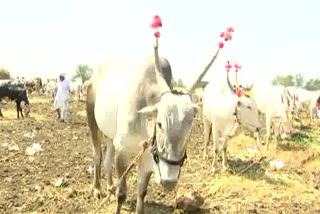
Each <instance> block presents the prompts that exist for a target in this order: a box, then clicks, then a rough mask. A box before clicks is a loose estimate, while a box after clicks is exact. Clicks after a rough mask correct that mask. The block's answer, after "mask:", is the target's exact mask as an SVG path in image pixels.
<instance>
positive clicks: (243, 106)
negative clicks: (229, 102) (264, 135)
mask: <svg viewBox="0 0 320 214" xmlns="http://www.w3.org/2000/svg"><path fill="white" fill-rule="evenodd" d="M227 83H228V87H229V89H230V91H231V93H232V94H234V95H236V96H238V102H237V104H236V107H235V116H236V119H237V121H238V123H239V124H240V125H241V127H242V128H245V129H248V130H250V131H253V132H256V131H258V130H259V128H260V127H261V123H260V121H259V111H258V107H257V104H256V102H255V100H254V99H253V98H251V97H250V96H248V95H245V94H244V93H242V92H240V93H239V90H240V89H237V88H236V87H233V86H232V85H231V83H230V79H229V72H227Z"/></svg>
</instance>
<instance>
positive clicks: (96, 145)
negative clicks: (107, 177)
mask: <svg viewBox="0 0 320 214" xmlns="http://www.w3.org/2000/svg"><path fill="white" fill-rule="evenodd" d="M101 141H102V133H100V131H98V130H97V131H95V132H92V142H93V162H94V172H93V196H94V197H95V198H100V197H101V185H100V180H101V160H102V151H101Z"/></svg>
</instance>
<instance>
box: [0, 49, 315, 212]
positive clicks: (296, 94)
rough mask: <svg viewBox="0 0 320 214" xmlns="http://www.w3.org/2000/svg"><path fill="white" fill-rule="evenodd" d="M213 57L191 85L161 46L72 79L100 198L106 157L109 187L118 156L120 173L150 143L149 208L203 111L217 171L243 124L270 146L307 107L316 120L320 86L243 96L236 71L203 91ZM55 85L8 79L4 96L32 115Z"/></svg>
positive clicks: (170, 182) (142, 167) (143, 180)
mask: <svg viewBox="0 0 320 214" xmlns="http://www.w3.org/2000/svg"><path fill="white" fill-rule="evenodd" d="M211 64H212V61H211V62H210V63H209V65H208V66H207V67H206V69H205V70H204V71H203V72H202V73H201V74H200V75H199V77H198V78H197V79H196V81H194V83H193V84H192V85H191V87H189V88H187V89H185V90H183V91H178V90H176V89H174V87H173V86H172V72H171V67H170V64H169V62H168V60H167V59H165V58H160V57H159V56H158V46H157V45H156V46H155V47H154V59H150V58H148V59H147V60H146V61H144V62H142V63H140V64H137V65H136V66H132V65H127V64H124V63H117V62H114V63H107V64H104V65H102V66H101V67H100V68H99V69H98V70H97V72H95V73H94V75H93V76H92V77H91V79H90V80H89V81H87V82H85V83H83V84H82V81H74V82H72V89H73V91H74V93H75V94H76V98H77V99H78V100H80V96H81V95H86V111H87V119H88V125H89V128H90V130H91V136H92V143H93V159H94V178H93V180H94V182H93V192H94V195H95V196H96V197H100V191H101V186H100V178H101V164H102V160H103V166H104V173H105V175H106V178H107V183H108V187H109V189H110V190H112V189H113V188H114V187H113V180H112V165H113V162H114V161H115V170H116V174H117V177H118V178H120V177H121V176H122V175H123V173H124V172H125V171H126V169H127V167H128V164H129V161H130V160H132V158H133V157H135V156H136V155H137V154H139V152H140V151H141V142H147V143H144V144H143V145H144V146H145V148H146V152H145V153H143V154H142V156H141V158H140V159H139V160H138V173H137V176H138V178H137V181H138V183H137V184H138V194H137V208H136V209H137V213H143V207H144V198H145V196H146V194H147V186H148V183H149V179H150V175H151V173H152V172H153V173H155V180H156V182H157V183H158V184H159V185H160V186H162V187H164V188H166V189H173V188H174V187H175V186H176V184H177V181H178V179H179V176H180V171H181V167H182V166H183V164H184V161H185V159H186V157H187V150H186V148H187V146H186V142H187V141H186V139H187V137H188V135H189V134H190V131H191V128H192V121H193V119H194V117H195V115H196V114H197V113H198V112H202V118H203V123H204V134H205V149H204V155H203V156H204V158H206V157H207V151H206V150H207V148H206V147H207V145H208V143H209V141H210V136H212V141H213V147H214V148H213V151H214V154H213V163H212V170H213V171H215V170H216V167H217V160H218V157H217V156H218V155H220V153H222V170H227V169H228V162H227V153H226V152H227V142H228V141H229V140H230V138H232V137H233V136H235V135H236V134H237V133H239V131H240V130H242V129H247V130H249V131H250V132H252V133H253V134H254V136H255V137H256V138H257V141H259V142H260V135H261V130H262V129H263V128H265V129H266V148H268V145H269V139H270V137H271V136H273V139H274V142H275V147H276V146H277V138H278V137H280V138H282V139H284V138H289V137H290V136H291V135H292V133H293V128H292V127H293V121H294V120H296V121H300V119H299V116H300V115H301V112H305V113H306V114H307V115H308V117H309V118H310V123H312V122H313V120H314V119H315V118H318V117H319V116H320V115H319V112H320V111H319V108H320V91H308V90H305V89H302V88H295V87H284V86H269V87H263V88H262V87H261V88H260V87H254V88H253V92H254V95H253V96H251V95H252V94H251V95H249V93H243V94H242V95H239V94H238V93H236V89H237V87H236V86H234V85H233V84H231V83H230V80H229V73H227V75H226V76H227V81H226V82H225V87H223V86H222V87H221V86H219V85H216V84H215V83H214V82H213V83H209V84H208V85H207V86H206V87H205V88H204V89H203V92H202V93H196V92H195V91H196V89H197V87H198V85H200V82H201V79H202V77H203V76H204V75H205V73H206V72H207V71H208V70H209V68H210V66H211ZM119 82H121V84H119ZM56 88H57V81H55V80H48V81H47V82H46V83H42V81H41V79H40V80H39V79H35V80H34V81H32V84H25V85H16V84H12V83H10V82H9V81H4V80H2V82H1V83H0V99H1V100H5V98H6V97H8V98H10V99H11V100H14V101H15V102H16V103H17V117H19V113H21V115H22V116H23V114H22V108H23V107H26V108H25V109H26V110H25V111H24V113H25V116H27V115H28V114H29V112H30V103H29V100H28V94H30V93H33V92H34V91H37V92H38V93H39V94H43V95H47V96H49V97H51V98H52V99H53V98H54V96H55V92H56ZM197 92H199V90H197ZM194 95H196V96H198V97H200V98H201V99H198V100H202V104H203V106H202V111H199V110H200V107H199V106H198V103H197V102H196V101H195V99H194V97H195V96H194ZM1 116H2V113H1ZM259 142H258V143H259ZM103 144H105V149H104V158H102V147H101V146H102V145H103ZM149 145H150V146H149ZM148 146H149V147H148ZM125 177H126V176H125V175H124V179H121V182H120V183H119V186H118V188H117V192H116V195H117V210H118V212H117V213H119V212H120V208H121V205H122V203H123V202H124V201H125V199H126V189H127V187H126V179H125Z"/></svg>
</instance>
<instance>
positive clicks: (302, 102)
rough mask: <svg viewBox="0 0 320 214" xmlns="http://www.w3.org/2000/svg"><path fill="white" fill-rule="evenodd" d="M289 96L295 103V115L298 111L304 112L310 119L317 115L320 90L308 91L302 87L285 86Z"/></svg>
mask: <svg viewBox="0 0 320 214" xmlns="http://www.w3.org/2000/svg"><path fill="white" fill-rule="evenodd" d="M287 90H288V93H289V96H290V98H291V99H293V100H294V102H295V105H296V110H295V113H296V117H298V113H299V112H305V113H306V114H307V116H308V117H309V118H310V123H311V121H312V120H313V119H314V118H315V117H316V116H317V112H318V104H317V101H318V99H319V98H320V91H309V90H306V89H303V88H295V87H287Z"/></svg>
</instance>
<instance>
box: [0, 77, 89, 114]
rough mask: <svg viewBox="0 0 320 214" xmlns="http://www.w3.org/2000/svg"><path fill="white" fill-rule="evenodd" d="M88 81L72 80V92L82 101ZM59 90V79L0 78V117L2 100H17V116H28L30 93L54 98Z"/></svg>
mask: <svg viewBox="0 0 320 214" xmlns="http://www.w3.org/2000/svg"><path fill="white" fill-rule="evenodd" d="M87 84H88V81H86V82H84V83H83V84H82V81H81V80H80V79H76V80H74V81H71V84H70V85H71V93H72V94H75V97H76V99H77V100H78V101H80V98H81V96H84V95H85V94H86V87H87ZM56 91H57V80H56V79H48V80H47V81H46V82H45V83H43V82H42V80H41V78H35V79H33V80H29V81H25V82H24V81H11V80H10V79H8V80H0V117H3V113H2V102H8V101H15V102H16V107H17V117H18V118H20V116H21V117H24V116H28V115H29V113H30V103H29V99H28V95H30V94H32V93H37V94H39V95H45V96H48V97H50V98H51V99H52V101H53V100H54V97H55V94H56Z"/></svg>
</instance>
